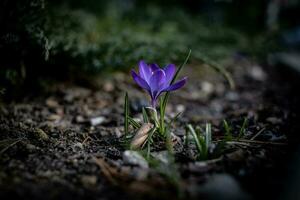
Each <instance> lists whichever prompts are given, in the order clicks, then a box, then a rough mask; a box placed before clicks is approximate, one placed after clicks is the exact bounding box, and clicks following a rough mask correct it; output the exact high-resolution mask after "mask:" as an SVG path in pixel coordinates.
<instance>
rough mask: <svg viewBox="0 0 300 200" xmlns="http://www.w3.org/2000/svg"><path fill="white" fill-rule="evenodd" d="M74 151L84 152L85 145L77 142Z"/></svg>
mask: <svg viewBox="0 0 300 200" xmlns="http://www.w3.org/2000/svg"><path fill="white" fill-rule="evenodd" d="M73 147H74V150H83V144H82V143H80V142H77V143H75V144H74V146H73Z"/></svg>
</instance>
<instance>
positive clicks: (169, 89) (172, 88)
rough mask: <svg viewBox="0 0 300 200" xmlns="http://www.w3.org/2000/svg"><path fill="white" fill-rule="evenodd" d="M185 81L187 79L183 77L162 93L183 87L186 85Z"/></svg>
mask: <svg viewBox="0 0 300 200" xmlns="http://www.w3.org/2000/svg"><path fill="white" fill-rule="evenodd" d="M186 80H187V77H184V78H183V79H181V80H180V81H177V82H176V83H174V84H172V85H170V86H169V87H167V88H165V89H163V91H164V92H166V91H173V90H177V89H179V88H181V87H183V86H184V84H185V83H186Z"/></svg>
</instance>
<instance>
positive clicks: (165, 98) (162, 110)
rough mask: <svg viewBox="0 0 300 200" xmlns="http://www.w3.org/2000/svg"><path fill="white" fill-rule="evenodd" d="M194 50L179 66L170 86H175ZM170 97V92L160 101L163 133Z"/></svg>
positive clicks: (161, 129) (190, 51)
mask: <svg viewBox="0 0 300 200" xmlns="http://www.w3.org/2000/svg"><path fill="white" fill-rule="evenodd" d="M191 53H192V50H191V49H190V50H189V53H188V55H187V56H186V58H185V60H184V62H183V63H182V64H181V65H180V66H179V68H178V69H177V71H176V73H175V75H174V77H173V79H172V81H171V83H170V84H173V83H174V82H175V80H176V78H177V76H178V75H179V72H180V71H181V69H182V68H183V67H184V66H185V65H186V63H187V62H188V60H189V58H190V56H191ZM169 95H170V92H167V93H166V94H165V95H164V97H163V98H162V99H160V101H161V100H162V102H161V103H160V131H162V132H161V133H164V129H165V125H164V116H165V111H166V106H167V103H168V99H169Z"/></svg>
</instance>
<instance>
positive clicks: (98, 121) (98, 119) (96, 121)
mask: <svg viewBox="0 0 300 200" xmlns="http://www.w3.org/2000/svg"><path fill="white" fill-rule="evenodd" d="M105 120H106V118H105V117H103V116H99V117H94V118H91V119H90V124H91V125H92V126H97V125H99V124H102V123H103V122H105Z"/></svg>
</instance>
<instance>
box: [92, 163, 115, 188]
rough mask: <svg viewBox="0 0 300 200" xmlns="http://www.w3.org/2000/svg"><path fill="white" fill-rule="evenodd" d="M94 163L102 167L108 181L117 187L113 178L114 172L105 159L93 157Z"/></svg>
mask: <svg viewBox="0 0 300 200" xmlns="http://www.w3.org/2000/svg"><path fill="white" fill-rule="evenodd" d="M93 161H94V162H95V163H96V164H97V165H98V166H99V167H100V169H101V171H102V173H103V174H104V176H105V177H106V178H107V180H108V181H109V182H110V183H112V184H114V185H117V181H116V180H115V179H114V178H113V174H114V173H113V172H112V170H111V167H110V166H109V165H108V164H107V163H106V162H105V161H104V159H103V158H96V157H93Z"/></svg>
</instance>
